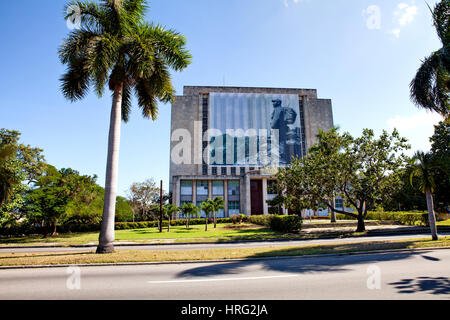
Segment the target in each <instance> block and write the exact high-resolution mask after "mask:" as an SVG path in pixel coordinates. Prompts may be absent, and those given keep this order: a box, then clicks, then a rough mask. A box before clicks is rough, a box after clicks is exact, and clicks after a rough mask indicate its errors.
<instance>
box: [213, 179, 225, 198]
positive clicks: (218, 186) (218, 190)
mask: <svg viewBox="0 0 450 320" xmlns="http://www.w3.org/2000/svg"><path fill="white" fill-rule="evenodd" d="M212 194H213V196H223V195H224V193H223V181H213V182H212Z"/></svg>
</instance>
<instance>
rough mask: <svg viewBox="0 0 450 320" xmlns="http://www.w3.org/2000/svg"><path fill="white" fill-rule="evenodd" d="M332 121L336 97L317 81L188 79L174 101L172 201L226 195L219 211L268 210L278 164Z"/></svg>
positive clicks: (307, 145)
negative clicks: (295, 85) (259, 83)
mask: <svg viewBox="0 0 450 320" xmlns="http://www.w3.org/2000/svg"><path fill="white" fill-rule="evenodd" d="M332 127H333V112H332V105H331V100H329V99H318V97H317V91H316V90H315V89H283V88H246V87H200V86H186V87H184V93H183V95H182V96H177V97H176V102H174V103H173V104H172V121H171V146H170V147H171V163H170V193H171V194H172V202H173V203H174V204H176V205H177V206H180V205H182V204H183V203H186V202H193V203H195V204H200V203H201V202H203V201H205V200H206V199H207V198H215V197H222V198H223V199H224V200H225V210H223V211H222V212H221V213H220V215H219V216H222V217H229V216H231V215H232V214H239V213H243V214H246V215H257V214H268V213H269V212H271V211H272V210H273V209H272V210H271V209H270V208H269V205H268V204H267V202H266V201H267V200H270V199H273V198H274V197H275V196H276V193H277V191H276V190H275V191H274V190H273V189H274V188H272V187H271V185H272V183H273V181H274V176H273V175H274V173H275V172H276V170H277V168H278V167H279V166H284V165H287V164H288V163H289V161H290V159H292V156H297V157H302V156H304V155H305V154H306V152H307V150H308V148H310V147H311V146H312V145H313V144H314V143H315V142H316V135H317V134H318V131H319V129H322V130H325V131H326V130H329V129H331V128H332ZM283 213H286V210H283Z"/></svg>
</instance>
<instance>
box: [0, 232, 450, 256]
mask: <svg viewBox="0 0 450 320" xmlns="http://www.w3.org/2000/svg"><path fill="white" fill-rule="evenodd" d="M448 235H450V233H441V234H440V236H448ZM417 238H431V236H429V235H428V234H423V233H422V234H407V235H390V236H371V237H354V238H342V239H316V240H291V241H258V242H238V243H210V244H195V243H193V244H171V245H140V246H116V247H115V248H116V250H205V249H229V248H260V247H268V248H270V247H288V246H301V245H313V244H327V243H349V242H363V241H380V240H401V239H417ZM95 249H96V247H95V246H92V247H82V248H73V247H65V248H64V247H60V248H15V249H11V248H6V247H3V248H0V253H11V252H15V253H24V252H74V251H76V252H84V251H86V252H90V251H95Z"/></svg>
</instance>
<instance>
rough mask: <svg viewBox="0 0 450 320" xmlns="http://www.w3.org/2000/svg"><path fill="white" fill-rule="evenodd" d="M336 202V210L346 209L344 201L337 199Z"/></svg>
mask: <svg viewBox="0 0 450 320" xmlns="http://www.w3.org/2000/svg"><path fill="white" fill-rule="evenodd" d="M334 202H335V207H336V208H341V209H342V208H344V201H342V199H336V200H335V201H334Z"/></svg>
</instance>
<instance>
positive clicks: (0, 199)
mask: <svg viewBox="0 0 450 320" xmlns="http://www.w3.org/2000/svg"><path fill="white" fill-rule="evenodd" d="M16 152H17V147H16V146H14V145H12V144H5V145H3V146H1V147H0V207H1V206H2V205H3V204H4V203H6V202H7V201H8V200H9V198H10V197H11V193H12V190H13V188H14V185H15V184H16V183H17V177H16V176H15V174H14V172H12V171H11V170H9V169H8V168H7V166H6V165H5V163H6V161H8V160H9V159H11V158H12V157H13V156H14V155H15V154H16Z"/></svg>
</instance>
